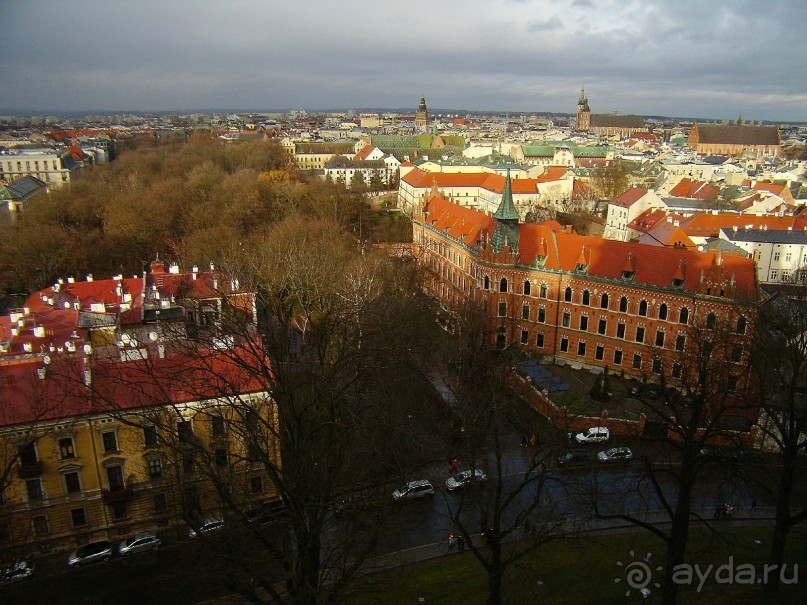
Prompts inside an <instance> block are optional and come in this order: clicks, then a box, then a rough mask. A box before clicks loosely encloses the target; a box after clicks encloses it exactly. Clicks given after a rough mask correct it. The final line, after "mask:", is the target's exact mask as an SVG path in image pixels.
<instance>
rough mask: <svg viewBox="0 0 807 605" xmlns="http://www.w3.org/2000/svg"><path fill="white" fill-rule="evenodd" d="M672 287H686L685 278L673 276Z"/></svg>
mask: <svg viewBox="0 0 807 605" xmlns="http://www.w3.org/2000/svg"><path fill="white" fill-rule="evenodd" d="M672 287H673V288H683V287H684V280H683V279H676V278H673V280H672Z"/></svg>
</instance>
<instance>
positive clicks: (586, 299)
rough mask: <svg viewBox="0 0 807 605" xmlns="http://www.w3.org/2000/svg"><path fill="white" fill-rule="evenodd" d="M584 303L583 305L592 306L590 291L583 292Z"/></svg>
mask: <svg viewBox="0 0 807 605" xmlns="http://www.w3.org/2000/svg"><path fill="white" fill-rule="evenodd" d="M582 303H583V304H584V305H590V304H591V294H589V291H588V290H583V300H582Z"/></svg>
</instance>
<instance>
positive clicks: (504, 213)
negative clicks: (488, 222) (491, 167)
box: [493, 168, 518, 222]
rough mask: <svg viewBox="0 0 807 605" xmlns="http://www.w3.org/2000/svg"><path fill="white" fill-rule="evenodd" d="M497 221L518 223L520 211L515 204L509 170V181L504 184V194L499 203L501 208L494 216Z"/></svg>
mask: <svg viewBox="0 0 807 605" xmlns="http://www.w3.org/2000/svg"><path fill="white" fill-rule="evenodd" d="M493 218H495V219H496V220H497V221H516V222H518V210H516V205H515V204H514V203H513V191H512V189H511V186H510V169H509V168H508V169H507V180H506V181H505V182H504V193H503V194H502V201H501V202H500V203H499V208H498V209H497V210H496V213H495V214H494V215H493Z"/></svg>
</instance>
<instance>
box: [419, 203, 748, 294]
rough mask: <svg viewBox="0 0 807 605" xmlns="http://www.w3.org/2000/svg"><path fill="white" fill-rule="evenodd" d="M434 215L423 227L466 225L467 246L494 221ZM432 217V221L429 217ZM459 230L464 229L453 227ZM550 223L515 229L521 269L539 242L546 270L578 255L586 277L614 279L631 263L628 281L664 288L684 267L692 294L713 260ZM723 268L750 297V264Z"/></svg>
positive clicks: (473, 215)
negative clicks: (633, 269) (633, 265)
mask: <svg viewBox="0 0 807 605" xmlns="http://www.w3.org/2000/svg"><path fill="white" fill-rule="evenodd" d="M429 205H431V208H432V211H433V213H432V214H430V215H429V217H428V219H427V220H428V222H429V223H430V224H433V225H434V226H435V227H437V228H438V229H440V230H441V231H444V232H447V233H448V234H449V235H452V236H453V237H456V238H458V239H459V238H460V235H461V234H462V233H465V232H466V230H468V226H469V225H471V226H473V228H475V231H474V233H476V234H477V235H476V236H465V237H462V238H461V239H463V241H464V242H465V243H466V244H467V245H473V244H474V243H476V241H477V240H478V239H479V237H478V234H479V233H483V232H486V233H492V231H493V229H494V228H495V224H496V221H495V219H493V218H492V217H490V216H488V215H486V214H484V213H482V212H479V211H476V210H471V209H468V208H464V207H462V206H459V205H457V204H454V203H452V202H449V201H448V200H446V199H444V198H433V199H432V200H430V201H429ZM434 212H437V213H438V214H437V216H436V215H435V214H434ZM458 225H464V228H460V227H458ZM553 227H554V226H553V225H552V224H551V223H547V224H544V223H524V224H520V225H519V243H518V249H519V255H520V257H521V261H522V262H523V263H525V264H528V265H529V264H532V263H533V262H534V259H535V255H536V254H537V253H538V252H539V251H542V250H543V246H544V245H545V244H544V243H543V242H546V243H549V242H553V243H554V245H548V246H547V248H548V250H547V251H548V254H547V258H546V262H545V264H544V266H545V267H546V268H547V269H554V270H561V271H573V270H574V269H575V266H576V265H577V264H578V262H579V260H580V257H581V254H582V255H583V258H584V260H585V261H587V271H586V273H587V274H588V275H590V276H596V277H605V278H610V279H619V278H621V277H622V271H623V268H624V266H625V263H626V261H628V259H629V258H630V257H631V255H632V257H633V259H635V263H636V275H635V276H634V278H633V281H634V282H635V283H637V284H646V285H651V286H658V287H664V288H668V287H670V285H671V284H672V280H673V277H674V276H675V275H676V273H677V272H678V271H679V270H680V268H679V265H680V264H681V263H683V265H684V266H685V271H686V273H687V280H686V282H685V283H684V289H686V290H689V291H697V289H698V284H699V278H700V273H701V271H709V270H710V269H711V268H712V265H713V263H714V262H715V254H713V253H703V252H698V251H697V250H694V249H685V248H670V247H663V246H648V245H645V244H639V243H635V242H619V241H614V240H606V239H601V238H598V237H592V236H583V235H577V234H574V233H565V232H563V231H562V230H560V231H556V230H554V228H553ZM722 262H723V264H724V266H725V267H726V270H727V271H728V273H729V274H731V275H733V277H734V280H735V283H736V285H737V287H738V288H739V289H740V290H744V291H746V292H752V291H753V289H754V287H755V284H756V266H755V264H754V261H753V260H752V259H748V258H745V257H741V256H723V257H722Z"/></svg>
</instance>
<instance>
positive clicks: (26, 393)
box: [0, 347, 268, 426]
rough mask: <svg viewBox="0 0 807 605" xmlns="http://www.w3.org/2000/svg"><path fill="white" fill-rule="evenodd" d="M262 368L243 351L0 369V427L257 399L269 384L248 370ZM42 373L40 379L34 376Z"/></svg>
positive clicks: (58, 359) (75, 358)
mask: <svg viewBox="0 0 807 605" xmlns="http://www.w3.org/2000/svg"><path fill="white" fill-rule="evenodd" d="M266 364H267V360H266V359H265V358H264V357H262V355H261V354H260V353H259V352H257V350H255V349H252V348H248V347H237V348H235V349H228V350H227V351H215V350H206V351H201V352H199V353H197V354H194V355H184V354H177V353H169V354H167V355H166V356H165V357H164V358H160V357H159V355H157V354H156V353H154V354H150V355H149V358H148V359H147V360H144V361H125V362H123V361H120V360H119V359H117V358H115V359H104V360H100V361H89V360H87V359H86V358H84V357H83V356H81V355H65V356H55V357H54V358H53V359H52V360H51V361H50V363H49V364H44V363H43V361H42V359H40V358H35V359H31V358H28V359H25V360H22V361H19V362H15V363H7V362H4V363H2V364H0V378H2V379H3V380H4V381H5V387H4V390H3V405H2V406H0V426H13V425H18V424H25V423H31V422H35V421H45V420H55V419H59V418H73V417H77V416H82V415H86V414H90V413H102V412H104V411H121V410H131V409H142V408H149V407H156V406H165V405H167V404H169V403H170V404H177V403H186V402H193V401H202V400H205V399H210V398H215V397H221V396H227V395H236V394H248V393H258V392H262V391H266V390H267V389H268V384H267V381H266V380H264V379H262V377H261V376H260V372H254V371H251V370H248V369H247V368H250V367H257V368H260V367H262V366H263V367H266ZM42 370H44V378H40V375H39V374H38V371H42ZM85 371H89V373H90V374H89V376H90V377H91V388H88V387H86V386H85V383H84V379H85Z"/></svg>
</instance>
